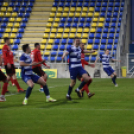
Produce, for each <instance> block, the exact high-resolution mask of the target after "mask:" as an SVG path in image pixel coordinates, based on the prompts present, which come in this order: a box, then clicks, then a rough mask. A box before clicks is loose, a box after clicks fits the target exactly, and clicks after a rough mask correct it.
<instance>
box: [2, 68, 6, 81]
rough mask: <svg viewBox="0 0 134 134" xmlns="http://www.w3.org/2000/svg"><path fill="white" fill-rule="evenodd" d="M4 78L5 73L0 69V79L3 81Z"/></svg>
mask: <svg viewBox="0 0 134 134" xmlns="http://www.w3.org/2000/svg"><path fill="white" fill-rule="evenodd" d="M6 79H7V77H6V75H5V74H4V73H3V72H2V71H1V70H0V81H5V80H6Z"/></svg>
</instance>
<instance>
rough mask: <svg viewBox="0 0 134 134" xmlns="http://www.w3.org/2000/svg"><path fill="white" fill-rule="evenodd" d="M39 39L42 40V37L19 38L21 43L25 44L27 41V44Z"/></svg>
mask: <svg viewBox="0 0 134 134" xmlns="http://www.w3.org/2000/svg"><path fill="white" fill-rule="evenodd" d="M41 40H42V38H23V39H22V40H21V44H25V43H28V44H30V43H33V44H34V43H35V42H38V43H40V42H41Z"/></svg>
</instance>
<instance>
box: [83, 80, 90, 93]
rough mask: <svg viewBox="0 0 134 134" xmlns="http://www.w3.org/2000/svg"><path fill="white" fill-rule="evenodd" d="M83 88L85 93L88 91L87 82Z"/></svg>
mask: <svg viewBox="0 0 134 134" xmlns="http://www.w3.org/2000/svg"><path fill="white" fill-rule="evenodd" d="M83 90H85V91H86V92H87V94H88V93H89V89H88V83H87V84H85V86H84V87H83Z"/></svg>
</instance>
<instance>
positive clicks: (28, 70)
mask: <svg viewBox="0 0 134 134" xmlns="http://www.w3.org/2000/svg"><path fill="white" fill-rule="evenodd" d="M20 62H24V63H27V64H30V63H32V59H31V57H30V55H28V54H26V53H23V54H22V55H21V57H20ZM32 74H33V70H32V66H22V67H21V75H32Z"/></svg>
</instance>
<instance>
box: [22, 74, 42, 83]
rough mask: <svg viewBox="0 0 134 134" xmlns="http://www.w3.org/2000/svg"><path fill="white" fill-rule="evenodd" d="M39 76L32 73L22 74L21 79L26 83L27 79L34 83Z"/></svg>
mask: <svg viewBox="0 0 134 134" xmlns="http://www.w3.org/2000/svg"><path fill="white" fill-rule="evenodd" d="M39 78H40V77H39V76H38V75H35V74H32V75H22V80H23V81H24V82H25V83H27V81H28V80H32V81H33V82H34V83H37V81H38V80H39Z"/></svg>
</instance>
